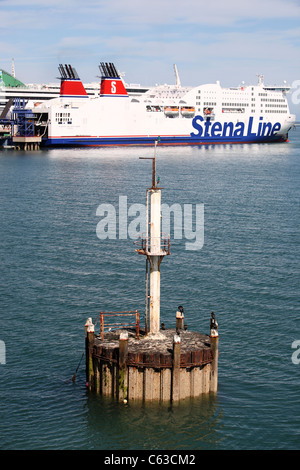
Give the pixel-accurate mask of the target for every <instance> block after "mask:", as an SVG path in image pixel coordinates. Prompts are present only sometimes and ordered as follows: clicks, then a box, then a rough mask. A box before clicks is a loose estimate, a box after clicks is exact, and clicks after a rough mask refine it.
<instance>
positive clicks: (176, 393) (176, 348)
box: [171, 334, 181, 401]
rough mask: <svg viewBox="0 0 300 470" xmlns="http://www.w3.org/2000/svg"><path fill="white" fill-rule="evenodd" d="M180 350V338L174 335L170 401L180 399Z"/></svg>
mask: <svg viewBox="0 0 300 470" xmlns="http://www.w3.org/2000/svg"><path fill="white" fill-rule="evenodd" d="M180 350H181V338H180V336H179V335H177V334H176V335H174V338H173V365H172V394H171V397H172V401H179V399H180Z"/></svg>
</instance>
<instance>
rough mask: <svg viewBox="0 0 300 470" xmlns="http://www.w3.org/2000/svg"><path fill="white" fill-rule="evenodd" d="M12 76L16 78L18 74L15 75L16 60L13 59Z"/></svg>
mask: <svg viewBox="0 0 300 470" xmlns="http://www.w3.org/2000/svg"><path fill="white" fill-rule="evenodd" d="M11 74H12V76H13V77H14V78H16V74H15V60H14V59H11Z"/></svg>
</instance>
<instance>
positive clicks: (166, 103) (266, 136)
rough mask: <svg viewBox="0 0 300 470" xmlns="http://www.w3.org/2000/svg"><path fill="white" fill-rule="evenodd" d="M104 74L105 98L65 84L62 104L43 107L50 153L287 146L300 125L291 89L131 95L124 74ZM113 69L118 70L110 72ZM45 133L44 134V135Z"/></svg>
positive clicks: (210, 88) (169, 89)
mask: <svg viewBox="0 0 300 470" xmlns="http://www.w3.org/2000/svg"><path fill="white" fill-rule="evenodd" d="M106 65H107V69H105V64H104V69H103V70H104V71H103V70H102V81H101V87H100V93H99V94H98V95H94V96H88V95H87V93H86V92H85V90H84V87H83V85H82V83H81V82H80V80H79V78H78V77H76V78H72V76H64V77H62V83H61V90H60V97H59V98H56V99H53V100H49V101H47V102H45V103H44V104H42V105H39V106H36V108H35V109H34V112H35V113H36V114H37V116H38V125H40V128H41V131H42V130H43V125H44V126H45V122H47V125H46V127H45V129H44V130H43V132H44V135H43V139H42V142H43V145H45V146H53V145H56V146H65V145H69V146H97V145H100V146H104V145H147V144H153V142H154V141H157V140H159V141H160V144H166V145H200V144H209V143H212V144H218V143H245V142H247V143H248V142H249V143H253V142H280V141H286V140H287V138H288V132H289V130H290V128H291V127H292V125H293V124H294V122H295V116H294V115H291V114H290V111H289V107H288V102H287V99H286V93H287V91H288V87H281V88H279V87H276V88H275V87H267V86H265V85H264V84H263V82H262V80H261V79H260V81H259V83H258V85H255V86H245V85H243V86H240V87H236V88H222V87H221V86H220V84H219V83H218V82H217V83H215V84H208V85H201V86H198V87H195V88H184V87H181V85H179V84H176V85H173V86H172V85H164V86H161V87H154V88H152V89H150V90H149V91H148V92H147V93H144V94H143V95H141V96H138V97H133V96H130V95H128V93H127V91H126V89H125V87H124V84H123V82H122V80H121V79H120V77H119V76H118V74H117V73H116V71H115V68H113V69H114V71H115V72H113V71H112V69H111V70H110V69H109V66H108V65H109V64H106ZM110 65H111V64H110ZM37 128H38V127H37Z"/></svg>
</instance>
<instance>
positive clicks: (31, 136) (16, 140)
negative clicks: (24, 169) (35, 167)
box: [0, 98, 42, 151]
mask: <svg viewBox="0 0 300 470" xmlns="http://www.w3.org/2000/svg"><path fill="white" fill-rule="evenodd" d="M12 104H14V107H13V108H12V111H11V116H10V117H7V114H8V111H9V109H10V107H11V106H12ZM34 119H35V115H34V113H33V112H32V110H31V109H28V108H26V104H25V100H21V99H20V98H15V99H14V100H13V99H10V100H9V101H8V103H7V105H6V107H5V108H4V110H3V111H2V113H1V116H0V126H1V128H0V133H1V130H2V129H4V130H5V131H6V132H7V135H5V137H6V138H7V140H8V142H10V144H11V147H12V148H15V149H16V150H25V151H26V150H39V148H40V144H41V141H42V137H41V136H38V135H36V134H35V126H34ZM2 133H3V131H2ZM3 138H4V137H3ZM2 140H3V139H2Z"/></svg>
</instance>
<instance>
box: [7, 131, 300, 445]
mask: <svg viewBox="0 0 300 470" xmlns="http://www.w3.org/2000/svg"><path fill="white" fill-rule="evenodd" d="M139 156H148V157H149V156H150V157H151V156H153V149H149V148H139V149H138V148H126V149H117V148H112V149H99V148H97V149H93V148H90V149H72V150H70V149H69V150H61V149H55V150H48V151H41V152H32V153H29V152H26V153H23V152H14V151H12V150H7V151H2V152H1V153H0V201H1V205H0V222H1V225H0V227H1V234H0V255H1V282H0V309H1V311H0V340H1V341H2V342H4V343H5V347H6V355H5V358H6V364H0V399H1V407H0V449H86V450H89V449H105V450H107V449H110V450H113V449H116V450H117V449H118V450H125V449H127V450H139V449H146V450H155V449H157V450H159V449H164V450H179V449H181V450H201V449H210V450H211V449H228V450H230V449H299V447H300V394H299V384H300V380H299V376H300V364H294V363H293V361H292V354H293V352H294V351H295V350H294V349H293V348H292V343H293V341H295V340H300V329H299V215H300V214H299V196H300V195H299V176H300V127H298V130H296V131H291V133H290V142H289V143H284V144H260V145H255V144H252V145H233V146H232V145H219V146H209V147H204V146H203V147H199V148H174V149H173V148H158V152H157V174H158V175H159V176H160V181H161V183H160V184H161V186H162V187H163V188H164V189H163V193H162V199H163V202H165V203H168V204H170V205H171V204H172V203H179V204H181V205H182V204H184V203H186V204H200V203H203V204H204V207H205V220H204V224H205V241H204V246H203V248H202V249H201V250H199V251H188V250H185V240H184V239H182V240H174V241H173V242H172V249H171V252H172V254H171V256H169V257H167V258H165V259H164V260H163V263H162V265H161V321H164V322H165V324H166V326H167V327H173V326H174V323H175V313H176V309H177V306H178V305H180V304H182V305H183V306H184V308H185V320H186V322H187V324H188V327H189V329H194V330H198V331H201V332H204V333H208V332H209V318H210V311H211V310H213V311H214V312H215V313H216V317H217V320H218V323H219V333H220V356H219V391H218V394H217V396H216V397H213V396H209V397H203V398H200V399H195V400H187V401H185V402H183V403H181V404H180V406H170V405H157V404H147V405H140V404H131V403H129V404H127V405H125V404H123V403H116V402H114V401H111V400H108V399H103V398H101V397H97V396H94V395H89V394H88V393H87V391H86V387H85V365H84V360H83V361H82V363H81V366H80V368H79V371H78V372H77V377H76V382H75V383H73V382H72V380H71V379H72V376H73V374H74V372H75V370H76V367H77V366H78V363H79V361H80V358H81V355H82V353H83V351H84V324H85V321H86V319H87V318H88V317H93V318H95V317H96V315H98V313H99V312H100V310H135V309H138V310H140V311H141V312H142V311H143V310H144V295H145V292H144V270H145V262H144V258H143V257H140V256H139V255H137V254H136V253H135V251H134V246H133V240H131V239H128V240H118V239H116V240H100V239H99V238H97V235H96V227H97V223H98V222H99V217H97V215H96V210H97V207H98V206H99V204H103V203H108V204H113V205H114V206H115V207H116V208H117V207H118V201H119V196H120V195H123V196H127V198H128V205H130V204H133V203H142V204H144V203H145V195H146V188H147V187H148V186H149V185H150V182H151V163H150V162H145V161H141V160H139Z"/></svg>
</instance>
